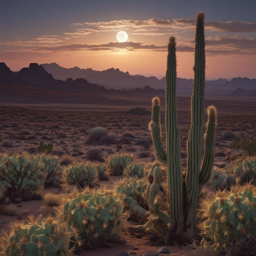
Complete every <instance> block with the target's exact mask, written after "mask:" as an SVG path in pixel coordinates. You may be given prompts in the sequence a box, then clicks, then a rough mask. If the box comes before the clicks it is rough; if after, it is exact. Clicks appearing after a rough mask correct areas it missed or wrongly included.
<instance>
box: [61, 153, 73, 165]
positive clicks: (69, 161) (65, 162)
mask: <svg viewBox="0 0 256 256" xmlns="http://www.w3.org/2000/svg"><path fill="white" fill-rule="evenodd" d="M73 163H74V159H73V158H72V157H71V156H69V155H65V156H63V157H62V158H61V159H60V165H65V166H67V165H70V164H73Z"/></svg>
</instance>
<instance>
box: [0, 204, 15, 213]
mask: <svg viewBox="0 0 256 256" xmlns="http://www.w3.org/2000/svg"><path fill="white" fill-rule="evenodd" d="M16 211H17V207H16V206H15V205H14V204H9V205H4V206H3V207H2V208H1V213H3V214H4V215H7V216H13V215H14V214H15V212H16Z"/></svg>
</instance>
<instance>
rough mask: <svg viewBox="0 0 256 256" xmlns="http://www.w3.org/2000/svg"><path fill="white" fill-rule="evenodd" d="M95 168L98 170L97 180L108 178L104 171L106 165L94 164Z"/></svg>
mask: <svg viewBox="0 0 256 256" xmlns="http://www.w3.org/2000/svg"><path fill="white" fill-rule="evenodd" d="M95 168H97V170H98V174H99V180H109V177H108V175H107V173H106V170H107V166H106V165H105V164H96V165H95Z"/></svg>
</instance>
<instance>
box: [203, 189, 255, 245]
mask: <svg viewBox="0 0 256 256" xmlns="http://www.w3.org/2000/svg"><path fill="white" fill-rule="evenodd" d="M202 209H203V210H202V211H203V214H202V215H203V217H205V218H206V220H205V221H204V223H203V233H205V234H206V236H207V237H209V238H210V239H211V243H210V244H211V245H212V247H213V248H214V249H221V248H222V246H223V245H224V244H225V243H226V242H227V241H228V240H230V239H235V240H236V241H238V242H239V241H240V242H241V241H242V240H243V239H244V238H246V236H247V235H249V234H250V235H251V236H252V237H253V238H256V188H255V186H252V185H250V184H248V185H246V186H243V187H233V188H231V191H230V192H227V191H223V192H218V193H217V194H216V198H214V200H213V202H209V200H208V199H207V200H205V201H204V202H203V204H202Z"/></svg>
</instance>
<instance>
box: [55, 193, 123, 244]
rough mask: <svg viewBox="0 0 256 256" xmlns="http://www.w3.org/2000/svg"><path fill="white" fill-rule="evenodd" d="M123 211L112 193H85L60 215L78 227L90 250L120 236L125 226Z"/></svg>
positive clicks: (77, 197)
mask: <svg viewBox="0 0 256 256" xmlns="http://www.w3.org/2000/svg"><path fill="white" fill-rule="evenodd" d="M122 209H123V204H122V203H121V202H120V201H117V200H116V199H115V198H114V196H113V195H111V194H110V193H107V192H95V193H92V192H89V191H84V192H83V193H81V194H78V195H77V196H76V197H75V198H72V199H69V200H68V201H67V202H66V203H65V204H64V206H63V207H62V210H61V212H60V214H61V215H62V218H63V219H64V220H67V221H68V223H69V224H73V225H74V226H75V227H77V229H78V231H79V234H80V237H81V239H82V240H83V244H85V246H86V247H87V248H90V247H91V246H92V247H94V246H95V247H97V246H99V245H100V244H101V243H103V242H104V241H106V240H107V239H109V238H110V237H115V236H119V235H120V232H121V229H122V228H123V225H124V218H123V215H122Z"/></svg>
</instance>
